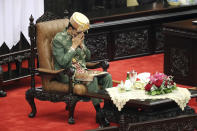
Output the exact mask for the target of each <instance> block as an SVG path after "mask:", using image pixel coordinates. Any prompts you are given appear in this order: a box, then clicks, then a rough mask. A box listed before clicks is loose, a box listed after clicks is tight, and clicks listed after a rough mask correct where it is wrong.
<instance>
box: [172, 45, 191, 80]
mask: <svg viewBox="0 0 197 131" xmlns="http://www.w3.org/2000/svg"><path fill="white" fill-rule="evenodd" d="M169 50H170V54H171V55H170V65H171V68H170V74H172V75H173V76H179V77H181V78H183V77H187V76H189V74H190V72H189V64H190V63H189V62H190V60H189V59H190V56H189V55H188V52H189V50H188V49H177V48H170V49H169Z"/></svg>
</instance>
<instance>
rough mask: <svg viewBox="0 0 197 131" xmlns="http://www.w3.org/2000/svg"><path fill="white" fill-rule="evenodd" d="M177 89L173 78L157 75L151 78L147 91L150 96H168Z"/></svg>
mask: <svg viewBox="0 0 197 131" xmlns="http://www.w3.org/2000/svg"><path fill="white" fill-rule="evenodd" d="M175 89H176V83H175V82H174V81H173V77H172V76H167V75H165V74H164V73H155V74H153V75H151V76H150V80H149V82H148V84H147V85H146V86H145V91H146V93H147V94H148V95H153V96H154V95H160V94H167V93H170V92H172V91H173V90H175Z"/></svg>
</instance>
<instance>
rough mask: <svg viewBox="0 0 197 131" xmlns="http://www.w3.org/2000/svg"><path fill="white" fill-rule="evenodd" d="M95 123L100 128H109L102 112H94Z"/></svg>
mask: <svg viewBox="0 0 197 131" xmlns="http://www.w3.org/2000/svg"><path fill="white" fill-rule="evenodd" d="M96 123H99V125H100V128H103V127H108V126H110V123H109V121H108V120H107V118H106V117H105V115H104V113H103V111H102V110H100V111H99V112H96Z"/></svg>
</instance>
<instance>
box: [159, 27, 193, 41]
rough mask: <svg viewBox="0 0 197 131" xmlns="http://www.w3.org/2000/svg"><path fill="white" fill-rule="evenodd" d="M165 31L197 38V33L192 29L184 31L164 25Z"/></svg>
mask: <svg viewBox="0 0 197 131" xmlns="http://www.w3.org/2000/svg"><path fill="white" fill-rule="evenodd" d="M163 31H168V32H172V33H175V34H179V35H182V36H185V37H191V38H195V39H196V38H197V33H193V32H191V31H183V30H179V29H173V28H167V27H163Z"/></svg>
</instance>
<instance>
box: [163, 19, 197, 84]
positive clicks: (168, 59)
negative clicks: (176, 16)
mask: <svg viewBox="0 0 197 131" xmlns="http://www.w3.org/2000/svg"><path fill="white" fill-rule="evenodd" d="M193 20H197V18H196V19H189V20H183V21H177V22H172V23H167V24H164V25H163V32H164V43H165V47H164V73H165V74H167V75H172V76H174V80H175V82H177V83H179V84H186V85H190V86H196V85H197V68H196V67H197V58H196V57H197V26H196V25H193V24H192V21H193Z"/></svg>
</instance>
